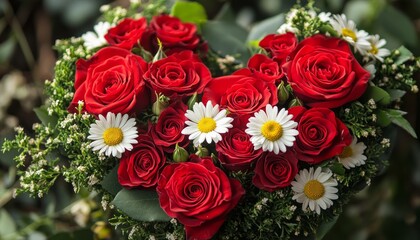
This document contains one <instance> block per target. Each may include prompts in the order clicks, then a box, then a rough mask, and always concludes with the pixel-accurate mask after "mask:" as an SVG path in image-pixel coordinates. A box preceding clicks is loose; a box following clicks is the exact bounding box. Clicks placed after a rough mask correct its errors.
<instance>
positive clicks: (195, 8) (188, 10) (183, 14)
mask: <svg viewBox="0 0 420 240" xmlns="http://www.w3.org/2000/svg"><path fill="white" fill-rule="evenodd" d="M171 15H172V16H174V17H178V18H179V19H181V21H183V22H189V23H195V24H197V25H200V24H202V23H205V22H206V21H207V14H206V9H204V7H203V5H201V4H200V3H198V2H186V1H177V2H175V4H174V5H173V6H172V9H171Z"/></svg>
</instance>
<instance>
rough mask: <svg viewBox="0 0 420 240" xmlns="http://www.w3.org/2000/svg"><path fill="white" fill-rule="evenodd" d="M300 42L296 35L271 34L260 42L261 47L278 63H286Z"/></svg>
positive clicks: (289, 33)
mask: <svg viewBox="0 0 420 240" xmlns="http://www.w3.org/2000/svg"><path fill="white" fill-rule="evenodd" d="M297 44H298V40H297V38H296V36H295V34H294V33H291V32H288V33H285V34H269V35H267V36H265V37H264V38H263V39H262V40H261V41H260V47H262V48H264V49H265V50H266V51H267V52H269V53H270V54H271V56H272V57H274V58H275V59H276V60H277V61H278V62H280V63H283V62H285V61H286V58H287V56H288V55H289V54H290V53H291V52H292V51H293V50H294V49H295V47H296V45H297Z"/></svg>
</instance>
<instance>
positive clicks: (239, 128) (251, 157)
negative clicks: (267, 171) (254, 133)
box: [216, 117, 262, 171]
mask: <svg viewBox="0 0 420 240" xmlns="http://www.w3.org/2000/svg"><path fill="white" fill-rule="evenodd" d="M238 118H239V117H238ZM238 118H235V121H234V122H233V128H231V129H229V132H227V133H225V135H224V136H223V139H222V140H221V141H219V142H217V144H216V151H217V153H218V158H219V161H220V162H221V163H222V165H223V167H225V168H226V169H228V170H230V171H239V170H242V171H244V170H248V169H250V167H251V164H252V163H254V162H255V161H256V160H257V159H258V158H260V157H261V155H262V149H258V150H254V145H253V144H252V142H251V141H250V136H249V135H248V134H246V133H245V128H246V123H247V122H248V120H246V121H244V122H240V120H241V119H238Z"/></svg>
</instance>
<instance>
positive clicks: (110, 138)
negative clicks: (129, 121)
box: [102, 127, 124, 146]
mask: <svg viewBox="0 0 420 240" xmlns="http://www.w3.org/2000/svg"><path fill="white" fill-rule="evenodd" d="M102 137H103V138H104V142H105V144H106V145H108V146H115V145H117V144H119V143H121V142H122V141H123V138H124V134H123V132H122V131H121V129H120V128H115V127H112V128H108V129H106V130H105V131H104V134H103V135H102Z"/></svg>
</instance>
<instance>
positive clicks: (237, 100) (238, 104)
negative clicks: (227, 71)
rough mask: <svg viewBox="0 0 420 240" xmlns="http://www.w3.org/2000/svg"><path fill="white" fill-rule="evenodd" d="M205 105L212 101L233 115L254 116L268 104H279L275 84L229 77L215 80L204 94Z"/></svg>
mask: <svg viewBox="0 0 420 240" xmlns="http://www.w3.org/2000/svg"><path fill="white" fill-rule="evenodd" d="M202 101H203V103H204V104H205V103H207V101H211V102H212V104H219V105H220V106H221V108H227V109H228V110H229V112H231V113H237V114H248V115H249V114H253V113H254V112H257V111H259V110H260V109H262V108H264V107H265V106H266V105H267V104H271V105H276V104H277V102H278V98H277V88H276V86H275V85H274V83H269V82H265V81H263V80H261V79H257V78H255V77H254V76H246V75H229V76H222V77H218V78H214V79H213V80H212V81H210V83H209V84H208V85H207V86H206V88H205V89H204V92H203V98H202Z"/></svg>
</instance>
